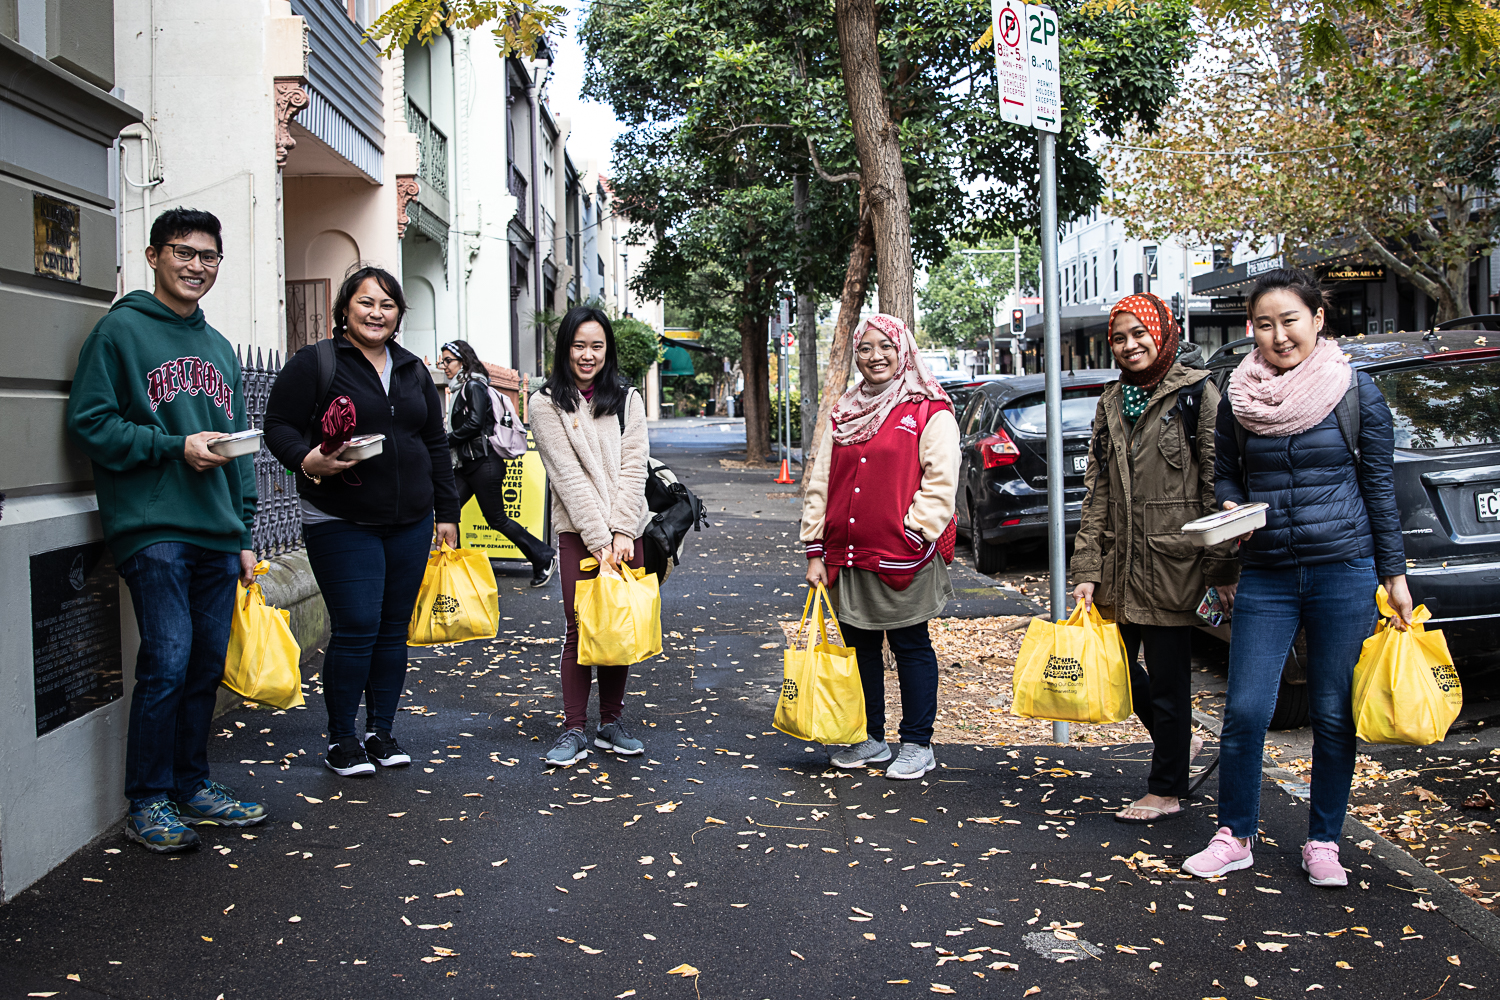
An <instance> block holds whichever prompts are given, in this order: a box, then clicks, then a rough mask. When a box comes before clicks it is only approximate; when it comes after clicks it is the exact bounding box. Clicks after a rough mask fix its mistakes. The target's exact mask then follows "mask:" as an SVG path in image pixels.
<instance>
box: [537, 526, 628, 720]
mask: <svg viewBox="0 0 1500 1000" xmlns="http://www.w3.org/2000/svg"><path fill="white" fill-rule="evenodd" d="M592 556H593V553H592V552H590V551H589V550H588V549H587V548H585V547H584V544H583V538H582V537H580V536H579V535H578V534H577V532H573V531H563V532H559V533H558V536H557V558H558V567H557V569H558V574H559V575H560V576H561V577H562V592H563V613H564V614H565V615H567V618H568V636H567V638H566V639H564V640H563V651H562V689H563V715H564V720H563V726H564V727H565V728H567V729H582V728H583V727H584V724H585V723H586V722H588V715H589V687H590V685H591V684H592V682H593V671H595V670H597V671H598V672H599V725H601V726H606V725H609V723H611V722H616V721H618V720H619V718H620V713H622V712H624V711H625V685H626V682H628V681H629V680H630V667H629V666H628V665H627V666H622V667H585V666H581V665H579V663H578V616H577V615H576V614H575V613H574V611H573V592H574V590H575V589H576V588H577V587H578V581H579V580H592V579H593V578H594V577H596V576H598V575H599V571H598V570H597V569H593V570H588V571H587V572H585V571H584V570H581V569H579V568H578V564H579V563H580V562H582V561H583V560H585V559H588V558H590V557H592ZM645 561H646V553H645V550H644V549H643V548H642V547H641V540H640V539H639V538H637V539H636V540H635V553H634V554H633V555H632V556H631V557H630V565H632V566H636V567H639V566H642V565H644V563H645Z"/></svg>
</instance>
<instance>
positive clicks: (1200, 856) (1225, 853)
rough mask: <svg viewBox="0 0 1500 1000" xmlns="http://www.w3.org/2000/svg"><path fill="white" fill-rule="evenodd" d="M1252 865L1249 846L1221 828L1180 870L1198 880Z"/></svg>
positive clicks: (1253, 857) (1253, 858) (1253, 859)
mask: <svg viewBox="0 0 1500 1000" xmlns="http://www.w3.org/2000/svg"><path fill="white" fill-rule="evenodd" d="M1335 850H1337V848H1335ZM1253 864H1255V856H1254V855H1253V854H1251V853H1250V845H1249V844H1248V843H1245V844H1241V843H1240V842H1239V840H1238V839H1237V838H1236V837H1235V836H1234V834H1232V833H1230V832H1229V827H1227V826H1221V827H1219V832H1218V833H1216V834H1214V839H1213V840H1210V841H1209V842H1208V846H1207V847H1206V848H1204V849H1203V850H1202V851H1199V852H1198V853H1197V854H1194V855H1193V856H1192V857H1190V858H1188V859H1187V860H1186V861H1184V862H1183V863H1182V870H1183V871H1185V872H1187V873H1188V874H1189V875H1196V876H1198V877H1199V878H1213V877H1214V876H1215V875H1224V874H1226V873H1228V872H1237V871H1239V870H1240V869H1241V868H1249V867H1250V866H1251V865H1253ZM1340 871H1342V869H1340Z"/></svg>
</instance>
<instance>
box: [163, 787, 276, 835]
mask: <svg viewBox="0 0 1500 1000" xmlns="http://www.w3.org/2000/svg"><path fill="white" fill-rule="evenodd" d="M177 812H178V815H179V816H181V817H182V821H183V822H184V823H188V824H191V825H193V826H254V825H255V824H257V823H261V822H264V821H265V818H266V807H265V806H263V805H261V804H260V803H259V802H241V801H240V800H239V799H237V798H235V795H234V792H233V791H231V790H230V789H228V788H225V787H224V786H223V785H221V784H219V783H218V782H217V781H205V782H204V783H203V784H202V786H201V787H199V789H198V790H197V791H196V792H194V793H193V797H192V798H190V799H188V800H187V801H186V802H179V803H177Z"/></svg>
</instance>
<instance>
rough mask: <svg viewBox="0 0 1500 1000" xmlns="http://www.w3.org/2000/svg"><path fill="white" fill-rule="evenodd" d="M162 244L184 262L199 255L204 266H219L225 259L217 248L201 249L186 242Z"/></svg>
mask: <svg viewBox="0 0 1500 1000" xmlns="http://www.w3.org/2000/svg"><path fill="white" fill-rule="evenodd" d="M162 246H163V247H166V248H167V249H168V250H171V251H172V256H173V257H176V258H177V259H178V260H180V261H183V262H184V263H185V262H187V261H190V260H192V259H193V258H194V257H197V258H198V259H199V260H201V261H203V266H204V267H218V266H219V264H220V263H222V262H223V260H224V255H223V254H221V253H219V251H217V250H199V249H198V248H197V247H190V246H188V245H187V244H186V243H163V244H162Z"/></svg>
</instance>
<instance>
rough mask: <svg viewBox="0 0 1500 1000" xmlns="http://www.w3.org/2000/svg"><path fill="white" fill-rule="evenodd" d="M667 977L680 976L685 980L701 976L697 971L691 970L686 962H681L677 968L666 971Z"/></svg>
mask: <svg viewBox="0 0 1500 1000" xmlns="http://www.w3.org/2000/svg"><path fill="white" fill-rule="evenodd" d="M667 975H669V976H681V977H682V978H684V979H686V978H688V977H689V976H697V975H701V973H700V972H699V971H698V970H697V969H695V968H693V967H692V966H691V965H688V964H687V963H686V962H683V963H682V964H681V965H679V966H677V968H675V969H668V970H667Z"/></svg>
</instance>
